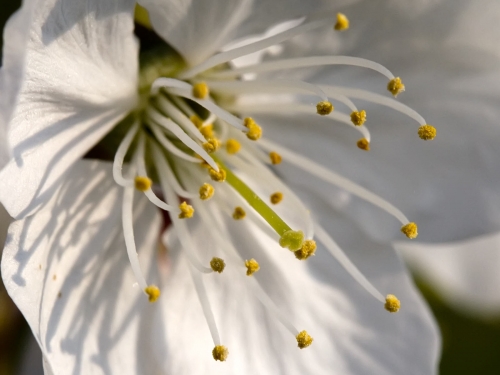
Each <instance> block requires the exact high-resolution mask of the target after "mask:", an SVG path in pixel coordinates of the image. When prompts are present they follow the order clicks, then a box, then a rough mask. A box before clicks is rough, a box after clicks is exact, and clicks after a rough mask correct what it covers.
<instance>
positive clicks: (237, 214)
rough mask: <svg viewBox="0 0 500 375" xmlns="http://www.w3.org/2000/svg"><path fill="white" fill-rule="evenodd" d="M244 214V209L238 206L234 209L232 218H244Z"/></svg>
mask: <svg viewBox="0 0 500 375" xmlns="http://www.w3.org/2000/svg"><path fill="white" fill-rule="evenodd" d="M246 215H247V213H246V212H245V210H244V209H243V208H241V207H239V206H238V207H236V208H235V209H234V212H233V219H234V220H241V219H244V218H245V216H246Z"/></svg>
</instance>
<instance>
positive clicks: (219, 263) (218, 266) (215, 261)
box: [210, 257, 226, 273]
mask: <svg viewBox="0 0 500 375" xmlns="http://www.w3.org/2000/svg"><path fill="white" fill-rule="evenodd" d="M210 267H211V268H212V270H213V271H214V272H218V273H222V271H224V268H226V262H224V260H223V259H221V258H217V257H213V258H212V260H211V261H210Z"/></svg>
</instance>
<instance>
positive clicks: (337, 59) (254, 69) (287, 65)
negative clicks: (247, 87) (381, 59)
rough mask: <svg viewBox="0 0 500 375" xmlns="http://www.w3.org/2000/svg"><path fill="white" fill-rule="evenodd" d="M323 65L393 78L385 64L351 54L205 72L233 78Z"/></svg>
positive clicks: (288, 60)
mask: <svg viewBox="0 0 500 375" xmlns="http://www.w3.org/2000/svg"><path fill="white" fill-rule="evenodd" d="M325 65H349V66H359V67H361V68H366V69H371V70H374V71H376V72H378V73H380V74H382V75H383V76H385V77H387V79H389V80H392V79H393V78H394V74H392V73H391V71H390V70H389V69H387V68H386V67H385V66H383V65H380V64H378V63H376V62H374V61H370V60H366V59H362V58H360V57H352V56H308V57H298V58H293V59H283V60H273V61H267V62H261V63H259V64H257V65H250V66H245V67H242V68H237V69H228V70H223V71H220V72H210V73H207V75H208V76H210V78H211V79H212V78H217V79H221V78H234V77H239V76H240V75H242V74H245V73H265V72H272V71H275V70H280V71H282V70H285V69H295V68H308V67H313V66H325Z"/></svg>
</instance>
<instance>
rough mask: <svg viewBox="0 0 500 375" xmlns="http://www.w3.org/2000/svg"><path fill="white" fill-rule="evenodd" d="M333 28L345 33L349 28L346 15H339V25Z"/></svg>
mask: <svg viewBox="0 0 500 375" xmlns="http://www.w3.org/2000/svg"><path fill="white" fill-rule="evenodd" d="M333 28H334V29H335V30H338V31H344V30H347V29H348V28H349V19H348V18H347V17H346V15H345V14H342V13H337V23H336V24H335V26H334V27H333Z"/></svg>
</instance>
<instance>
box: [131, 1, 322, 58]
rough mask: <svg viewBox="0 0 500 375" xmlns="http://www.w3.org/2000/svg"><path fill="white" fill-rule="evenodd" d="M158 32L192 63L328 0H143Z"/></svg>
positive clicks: (308, 11)
mask: <svg viewBox="0 0 500 375" xmlns="http://www.w3.org/2000/svg"><path fill="white" fill-rule="evenodd" d="M139 3H141V5H143V6H144V7H145V8H147V9H148V10H149V15H150V18H151V22H152V24H153V27H154V28H155V30H156V32H157V33H158V34H159V35H161V36H162V37H163V38H164V39H165V40H166V41H167V42H168V43H169V44H170V45H172V46H173V47H174V48H176V49H177V51H179V53H180V54H181V55H182V56H183V57H184V58H185V59H186V61H187V62H188V63H189V64H190V65H196V64H199V63H200V62H202V61H203V60H205V59H206V58H207V57H209V56H211V55H213V54H214V53H215V52H217V51H218V50H219V49H220V48H221V47H223V46H224V45H225V44H227V43H229V42H231V41H234V40H236V39H238V38H242V37H247V36H250V35H251V34H254V33H258V32H263V31H265V30H266V29H267V28H269V27H271V26H272V25H274V24H276V23H278V22H281V21H286V20H289V19H291V18H294V17H298V16H306V15H308V14H309V13H312V12H314V11H318V10H319V9H321V8H322V7H324V6H327V5H328V1H325V0H313V1H302V0H292V1H290V0H288V1H283V0H282V1H272V2H269V1H265V0H215V1H200V0H173V1H163V0H141V1H139Z"/></svg>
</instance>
